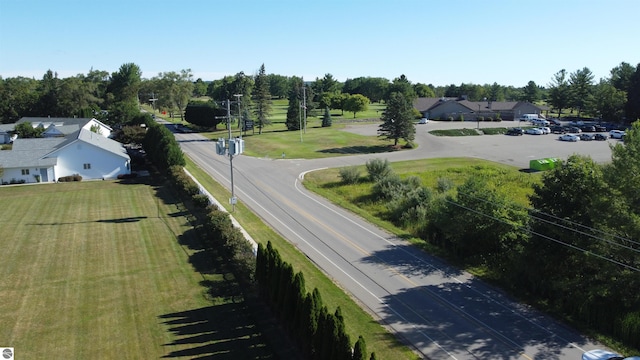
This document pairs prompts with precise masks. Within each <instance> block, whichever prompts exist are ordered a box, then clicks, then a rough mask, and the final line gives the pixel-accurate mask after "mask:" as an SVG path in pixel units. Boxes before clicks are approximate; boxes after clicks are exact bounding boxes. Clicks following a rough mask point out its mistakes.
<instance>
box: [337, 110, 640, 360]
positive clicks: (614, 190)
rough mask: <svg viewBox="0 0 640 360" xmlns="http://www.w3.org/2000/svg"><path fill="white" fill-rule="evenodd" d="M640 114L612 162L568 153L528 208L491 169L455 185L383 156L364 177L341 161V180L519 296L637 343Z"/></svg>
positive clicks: (535, 188)
mask: <svg viewBox="0 0 640 360" xmlns="http://www.w3.org/2000/svg"><path fill="white" fill-rule="evenodd" d="M639 152H640V121H636V122H635V123H634V124H633V126H632V128H631V129H630V130H629V131H628V132H627V133H626V136H625V139H624V144H622V143H618V144H615V145H614V146H612V162H611V163H610V164H603V165H602V164H597V163H595V162H594V161H593V160H592V159H591V158H589V157H585V156H581V155H573V156H570V157H569V158H568V159H567V160H566V161H563V162H562V164H561V165H560V166H559V167H557V168H556V169H554V170H550V171H548V172H546V173H545V174H544V175H543V176H542V181H541V182H540V183H534V184H533V194H532V195H531V196H530V197H529V203H530V206H529V207H525V206H522V205H519V204H517V203H515V202H514V200H513V199H512V198H511V195H510V194H509V193H506V192H505V191H504V190H502V184H500V183H496V182H495V181H494V180H495V179H496V178H498V176H496V174H493V173H485V172H479V173H477V174H474V175H473V176H470V177H469V178H468V179H467V180H466V181H465V182H464V183H462V184H460V185H459V186H455V185H454V184H453V181H451V180H450V179H447V178H440V179H438V182H437V185H436V186H435V187H434V188H432V187H426V186H423V185H422V183H421V180H420V178H417V177H408V178H404V179H403V178H401V177H400V176H399V175H397V174H395V173H394V172H393V171H392V169H391V168H390V166H389V164H388V163H387V162H386V161H382V160H379V159H375V160H371V161H369V162H367V164H366V168H367V171H368V176H367V177H364V178H363V177H362V176H360V174H359V172H358V170H357V169H356V168H343V169H341V170H340V177H341V178H342V181H343V182H344V183H345V184H353V183H356V182H363V181H366V182H369V184H370V193H369V196H368V197H367V199H370V200H368V201H375V202H376V203H379V204H380V205H381V206H384V208H386V209H388V210H387V211H386V212H385V214H384V215H383V217H384V218H385V219H387V220H389V221H391V222H393V223H394V224H396V225H397V226H399V227H401V228H403V229H405V230H407V231H409V232H411V233H412V234H413V235H414V236H417V237H419V238H421V239H424V241H425V242H426V243H428V244H430V245H431V246H435V247H436V248H438V249H440V251H442V252H443V253H444V254H447V256H448V257H449V258H451V259H454V260H456V261H457V262H460V263H463V264H466V265H468V266H472V267H476V268H483V269H484V270H485V274H486V275H487V277H488V278H490V279H491V280H492V281H494V282H496V283H499V284H501V285H502V286H503V287H504V288H506V289H509V290H511V291H512V293H514V294H518V297H521V298H526V299H527V300H528V301H531V302H533V303H535V304H538V305H541V306H543V307H544V309H545V310H548V311H551V312H552V313H555V314H560V315H561V316H562V317H564V318H565V319H569V320H570V321H572V322H573V323H574V324H575V325H577V326H580V327H582V328H588V329H592V330H595V331H597V332H599V333H601V334H607V335H610V336H612V337H613V338H615V339H618V340H620V341H621V342H622V343H624V344H626V345H627V346H629V347H634V348H636V349H638V348H640V292H639V291H638V289H640V241H639V240H638V239H640V193H639V192H638V189H639V188H640V177H638V175H637V174H638V173H640V158H639V157H638V156H637V154H638V153H639Z"/></svg>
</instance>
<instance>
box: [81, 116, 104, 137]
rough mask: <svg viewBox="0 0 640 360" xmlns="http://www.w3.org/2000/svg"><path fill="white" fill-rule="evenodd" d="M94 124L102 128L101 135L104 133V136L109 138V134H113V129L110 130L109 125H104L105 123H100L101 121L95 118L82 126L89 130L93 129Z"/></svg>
mask: <svg viewBox="0 0 640 360" xmlns="http://www.w3.org/2000/svg"><path fill="white" fill-rule="evenodd" d="M92 126H98V128H99V129H100V130H99V134H100V135H102V136H104V137H106V138H108V137H109V136H111V130H110V129H109V128H108V127H106V126H104V125H103V124H101V123H99V122H97V121H95V120H93V119H92V120H91V121H89V122H88V123H87V124H86V125H85V126H83V127H82V128H83V129H85V130H87V131H91V127H92Z"/></svg>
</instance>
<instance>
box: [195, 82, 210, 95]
mask: <svg viewBox="0 0 640 360" xmlns="http://www.w3.org/2000/svg"><path fill="white" fill-rule="evenodd" d="M206 94H207V83H205V82H204V81H202V78H197V79H196V81H195V82H194V83H193V96H197V97H200V96H205V95H206Z"/></svg>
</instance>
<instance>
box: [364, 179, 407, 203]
mask: <svg viewBox="0 0 640 360" xmlns="http://www.w3.org/2000/svg"><path fill="white" fill-rule="evenodd" d="M404 189H405V185H404V183H403V182H402V179H400V176H399V175H398V174H395V173H389V174H388V175H387V176H385V177H383V178H380V179H378V180H377V181H376V183H375V184H374V185H373V189H372V195H374V196H375V198H377V199H380V200H385V201H390V200H393V199H395V198H397V197H401V196H402V195H403V194H404Z"/></svg>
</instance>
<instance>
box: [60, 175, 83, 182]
mask: <svg viewBox="0 0 640 360" xmlns="http://www.w3.org/2000/svg"><path fill="white" fill-rule="evenodd" d="M70 181H82V176H80V175H78V174H73V175H69V176H61V177H59V178H58V182H70Z"/></svg>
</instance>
